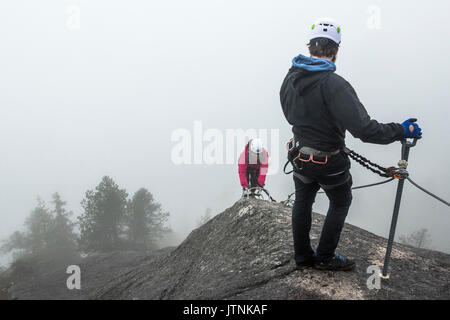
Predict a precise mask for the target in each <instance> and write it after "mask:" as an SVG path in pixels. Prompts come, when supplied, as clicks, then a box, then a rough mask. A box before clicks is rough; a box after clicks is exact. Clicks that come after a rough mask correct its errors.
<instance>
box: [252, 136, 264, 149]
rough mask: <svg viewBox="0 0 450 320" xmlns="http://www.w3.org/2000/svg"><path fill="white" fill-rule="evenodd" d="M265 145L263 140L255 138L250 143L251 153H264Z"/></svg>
mask: <svg viewBox="0 0 450 320" xmlns="http://www.w3.org/2000/svg"><path fill="white" fill-rule="evenodd" d="M263 148H264V144H263V142H262V140H261V139H259V138H255V139H252V140H251V141H250V151H251V152H254V153H260V152H262V150H263Z"/></svg>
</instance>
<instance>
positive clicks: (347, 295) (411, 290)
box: [8, 199, 450, 299]
mask: <svg viewBox="0 0 450 320" xmlns="http://www.w3.org/2000/svg"><path fill="white" fill-rule="evenodd" d="M323 219H324V217H323V216H321V215H319V214H314V216H313V227H312V230H311V238H312V239H313V240H312V242H313V245H316V243H317V239H318V238H319V236H320V231H321V227H322V223H323ZM386 243H387V240H386V239H384V238H382V237H379V236H376V235H374V234H372V233H370V232H367V231H365V230H363V229H360V228H358V227H355V226H352V225H349V224H346V225H345V227H344V230H343V232H342V236H341V241H340V245H339V248H338V251H339V252H340V253H341V254H343V255H345V256H348V257H349V258H352V259H354V260H355V261H356V264H357V268H356V270H354V271H351V272H323V271H317V270H313V269H308V270H304V271H295V270H294V261H293V245H292V231H291V209H290V208H288V207H285V206H283V205H281V204H277V203H270V202H266V201H262V200H256V199H245V200H240V201H238V202H237V203H235V204H234V205H233V206H232V207H231V208H229V209H227V210H225V211H224V212H223V213H221V214H219V215H217V216H215V217H214V218H213V219H211V220H210V221H209V222H207V223H206V224H204V225H203V226H201V227H199V228H197V229H195V230H194V231H192V232H191V234H190V235H189V236H188V237H187V238H186V240H185V241H184V242H183V243H181V244H180V245H179V246H178V247H177V248H166V249H162V250H158V251H155V252H151V253H148V254H142V253H133V252H114V253H105V254H99V255H94V256H91V257H87V258H85V259H83V260H82V261H81V262H80V268H81V272H82V289H81V290H74V291H70V290H68V289H67V288H66V279H67V276H68V275H67V274H66V273H65V270H49V271H48V272H47V273H44V274H42V275H39V276H38V277H37V278H34V279H28V280H27V281H25V280H23V281H18V282H17V283H15V284H13V285H12V286H11V287H10V288H9V290H8V297H9V298H12V299H449V298H450V286H449V283H450V281H449V280H450V276H449V271H450V255H447V254H444V253H440V252H436V251H430V250H422V249H416V248H412V247H409V246H405V245H401V244H397V243H395V245H394V248H393V250H392V258H391V263H390V278H389V279H388V280H382V281H381V288H380V289H371V290H370V289H368V287H367V280H368V277H369V276H370V275H371V274H368V273H367V268H368V267H369V266H370V265H377V266H380V267H381V266H382V264H383V260H384V254H385V247H386Z"/></svg>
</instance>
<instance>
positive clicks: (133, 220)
mask: <svg viewBox="0 0 450 320" xmlns="http://www.w3.org/2000/svg"><path fill="white" fill-rule="evenodd" d="M168 217H169V213H167V212H164V211H162V209H161V205H160V204H159V203H157V202H155V200H154V198H153V195H152V194H151V193H150V192H149V191H148V190H147V189H145V188H141V189H140V190H138V191H137V192H136V193H135V194H134V196H133V199H132V200H131V201H129V203H128V216H127V227H128V230H127V231H128V238H129V240H130V241H131V243H132V244H133V246H134V247H135V248H139V249H148V248H152V247H155V246H156V241H157V240H158V239H159V238H161V237H162V236H163V235H164V233H166V232H167V231H168V228H167V227H165V223H166V221H167V219H168Z"/></svg>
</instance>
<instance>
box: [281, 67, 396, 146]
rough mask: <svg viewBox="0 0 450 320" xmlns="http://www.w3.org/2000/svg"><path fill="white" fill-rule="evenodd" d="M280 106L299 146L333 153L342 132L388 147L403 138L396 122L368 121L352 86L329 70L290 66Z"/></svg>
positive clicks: (342, 136) (342, 134) (282, 88)
mask: <svg viewBox="0 0 450 320" xmlns="http://www.w3.org/2000/svg"><path fill="white" fill-rule="evenodd" d="M280 99H281V106H282V107H283V112H284V115H285V117H286V119H287V121H288V122H289V123H290V124H291V125H292V126H293V128H292V131H293V133H294V136H295V139H296V140H298V141H300V146H308V147H311V148H315V149H317V150H321V151H334V150H336V149H339V148H342V147H344V145H345V131H346V130H348V131H349V132H350V133H351V134H352V135H353V136H354V137H355V138H359V139H361V140H362V141H364V142H370V143H377V144H389V143H392V142H394V141H397V140H401V139H402V138H403V137H404V133H403V127H402V125H401V124H398V123H388V124H383V123H378V122H377V121H376V120H373V119H370V116H369V115H368V114H367V111H366V109H365V108H364V106H363V105H362V104H361V102H360V101H359V99H358V96H357V95H356V92H355V90H354V89H353V87H352V86H351V85H350V83H348V82H347V81H346V80H345V79H344V78H342V77H341V76H339V75H337V74H335V73H334V72H333V71H314V72H312V71H307V70H305V69H301V68H298V67H292V68H291V69H290V70H289V72H288V74H287V76H286V78H285V79H284V82H283V85H282V87H281V91H280Z"/></svg>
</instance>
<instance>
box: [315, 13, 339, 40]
mask: <svg viewBox="0 0 450 320" xmlns="http://www.w3.org/2000/svg"><path fill="white" fill-rule="evenodd" d="M315 38H328V39H331V40H333V41H334V42H336V43H337V44H340V43H341V27H340V25H339V24H337V23H336V21H334V20H333V19H331V18H320V19H318V20H317V21H316V22H315V23H314V24H313V25H312V27H311V31H310V33H309V39H308V40H309V41H311V40H312V39H315Z"/></svg>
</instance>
